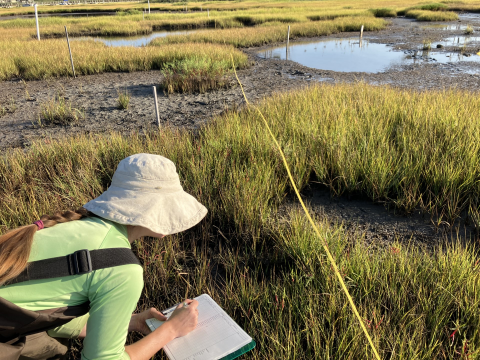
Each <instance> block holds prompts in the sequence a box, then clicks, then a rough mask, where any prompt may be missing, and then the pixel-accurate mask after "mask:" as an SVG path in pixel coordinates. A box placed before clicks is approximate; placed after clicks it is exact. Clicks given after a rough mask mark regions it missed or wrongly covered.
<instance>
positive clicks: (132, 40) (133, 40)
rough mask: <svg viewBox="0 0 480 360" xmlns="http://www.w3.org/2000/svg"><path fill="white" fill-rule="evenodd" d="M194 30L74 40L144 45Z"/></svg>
mask: <svg viewBox="0 0 480 360" xmlns="http://www.w3.org/2000/svg"><path fill="white" fill-rule="evenodd" d="M193 32H195V30H190V31H157V32H154V33H152V34H149V35H142V36H128V37H127V36H122V37H95V36H83V37H78V38H74V40H95V41H101V42H103V43H105V44H106V45H107V46H113V47H117V46H135V47H138V46H146V45H147V44H148V43H149V42H150V41H152V40H153V39H156V38H162V37H167V36H171V35H187V34H191V33H193Z"/></svg>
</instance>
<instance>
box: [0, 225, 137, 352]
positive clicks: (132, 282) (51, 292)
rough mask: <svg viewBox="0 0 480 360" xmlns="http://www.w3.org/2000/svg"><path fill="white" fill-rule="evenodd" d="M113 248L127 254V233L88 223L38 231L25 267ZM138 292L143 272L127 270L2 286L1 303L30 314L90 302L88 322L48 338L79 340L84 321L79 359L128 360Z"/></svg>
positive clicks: (78, 321)
mask: <svg viewBox="0 0 480 360" xmlns="http://www.w3.org/2000/svg"><path fill="white" fill-rule="evenodd" d="M114 247H125V248H130V243H129V241H128V238H127V228H126V227H125V226H124V225H120V224H117V223H114V222H110V221H107V220H104V219H101V218H97V217H91V218H85V219H82V220H76V221H71V222H68V223H63V224H57V225H55V226H54V227H51V228H48V229H43V230H40V231H37V233H36V234H35V238H34V242H33V246H32V251H31V253H30V258H29V261H37V260H43V259H47V258H53V257H58V256H63V255H68V254H71V253H73V252H75V251H77V250H80V249H88V250H96V249H105V248H114ZM142 288H143V269H142V268H141V267H140V266H138V265H133V264H132V265H123V266H116V267H112V268H107V269H101V270H96V271H93V272H91V273H89V274H83V275H75V276H67V277H61V278H55V279H48V280H32V281H27V282H23V283H19V284H14V285H8V286H2V287H0V297H3V298H4V299H6V300H8V301H11V302H13V303H14V304H16V305H18V306H20V307H22V308H24V309H28V310H32V311H37V310H46V309H54V308H59V307H64V306H72V305H79V304H82V303H84V302H86V301H90V312H89V316H85V317H82V318H78V319H75V320H73V321H71V322H70V323H68V324H66V325H64V326H61V327H59V328H57V329H55V330H53V331H51V332H49V333H50V334H51V335H53V336H58V337H75V336H78V334H79V333H80V330H81V329H82V328H83V326H84V324H85V321H87V319H88V322H87V329H88V330H87V337H86V338H85V339H84V341H83V351H82V359H85V360H90V359H98V360H117V359H128V360H129V359H130V358H129V356H128V354H127V353H126V352H125V340H126V337H127V332H128V324H129V322H130V317H131V314H132V313H133V311H134V310H135V307H136V304H137V302H138V299H139V297H140V293H141V291H142Z"/></svg>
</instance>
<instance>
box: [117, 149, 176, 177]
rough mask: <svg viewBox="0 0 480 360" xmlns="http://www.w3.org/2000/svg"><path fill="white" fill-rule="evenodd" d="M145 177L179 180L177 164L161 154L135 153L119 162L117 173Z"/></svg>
mask: <svg viewBox="0 0 480 360" xmlns="http://www.w3.org/2000/svg"><path fill="white" fill-rule="evenodd" d="M117 173H121V174H122V175H126V176H130V177H134V178H138V179H145V180H160V181H162V180H163V181H172V180H178V179H179V178H178V174H177V169H176V167H175V164H174V163H173V162H172V161H170V160H169V159H167V158H165V157H163V156H161V155H153V154H135V155H131V156H129V157H127V158H125V159H123V160H122V161H120V163H119V164H118V167H117V170H116V171H115V174H117Z"/></svg>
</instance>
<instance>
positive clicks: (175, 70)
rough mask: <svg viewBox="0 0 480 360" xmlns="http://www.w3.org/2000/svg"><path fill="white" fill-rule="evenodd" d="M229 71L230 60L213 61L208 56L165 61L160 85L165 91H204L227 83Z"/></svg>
mask: <svg viewBox="0 0 480 360" xmlns="http://www.w3.org/2000/svg"><path fill="white" fill-rule="evenodd" d="M229 72H231V62H230V61H228V60H224V61H213V60H211V59H210V58H198V57H193V58H189V59H185V60H179V61H173V62H171V63H166V64H165V67H164V69H163V70H162V74H163V76H164V79H163V81H162V85H163V88H164V91H165V92H166V93H169V94H171V93H174V92H182V93H192V92H200V93H204V92H206V91H207V90H211V89H217V88H220V87H223V86H225V85H226V84H227V81H228V79H227V78H226V74H227V73H229Z"/></svg>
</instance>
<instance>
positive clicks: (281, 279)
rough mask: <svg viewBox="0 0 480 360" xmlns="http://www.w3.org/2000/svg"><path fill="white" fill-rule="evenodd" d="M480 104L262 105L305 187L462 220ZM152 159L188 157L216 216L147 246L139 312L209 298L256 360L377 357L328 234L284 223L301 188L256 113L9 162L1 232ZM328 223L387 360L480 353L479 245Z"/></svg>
mask: <svg viewBox="0 0 480 360" xmlns="http://www.w3.org/2000/svg"><path fill="white" fill-rule="evenodd" d="M479 107H480V103H479V102H478V94H472V93H468V92H461V91H448V92H423V93H420V92H414V91H407V90H395V89H391V88H388V87H374V86H368V85H365V84H356V85H337V86H333V85H318V86H314V87H311V88H308V89H304V90H298V91H295V92H293V93H289V94H283V95H276V96H274V97H273V98H270V99H267V100H266V101H265V102H263V103H262V104H260V109H261V111H262V112H263V113H264V114H265V115H266V118H267V121H268V122H269V124H270V126H271V127H272V129H273V131H274V133H275V136H276V137H277V139H278V140H279V142H280V144H281V146H282V148H283V150H284V152H285V154H286V156H287V161H288V163H289V164H290V165H291V167H292V170H293V173H294V178H295V182H296V183H297V184H298V186H299V187H300V188H304V187H305V186H306V184H308V182H309V181H310V180H311V179H312V177H315V181H316V182H322V183H324V184H326V186H328V187H329V188H330V189H331V192H332V195H333V196H335V195H338V194H341V193H346V192H355V193H361V194H364V195H366V196H368V197H369V198H370V199H372V200H375V201H383V202H386V203H390V204H392V205H394V206H397V207H398V208H400V209H403V210H404V211H411V210H412V209H414V208H417V209H420V210H423V211H425V212H429V213H430V214H434V215H436V216H440V217H441V218H443V219H444V220H447V221H449V219H450V218H452V219H454V218H455V217H457V216H458V215H459V214H460V213H461V212H462V211H465V212H466V213H469V214H470V215H471V214H474V213H475V212H477V214H478V208H479V203H478V201H479V199H478V193H479V188H478V184H479V179H480V170H479V167H478V163H479V160H480V159H479V158H480V145H479V144H480V141H479V140H480V139H479V136H480V135H479V134H480V131H479V130H480V129H479V127H480V121H479V119H478V116H477V114H478V113H479V110H480V109H479ZM46 142H48V143H50V144H46ZM139 152H148V153H155V154H161V155H164V156H166V157H168V158H170V159H172V160H173V161H174V162H175V164H176V166H177V169H178V171H179V173H180V177H181V180H182V185H183V186H184V187H185V189H186V191H188V192H190V193H192V194H193V195H194V196H195V197H197V198H198V199H199V200H200V201H201V202H202V203H204V204H205V205H206V207H207V208H208V210H209V213H208V215H207V218H206V219H205V220H204V221H203V222H202V223H201V224H200V225H199V226H198V227H196V228H195V229H192V230H190V231H187V232H185V233H182V234H179V235H175V236H169V237H166V238H164V239H162V241H158V240H152V239H145V240H143V241H137V242H136V243H135V251H136V252H137V254H138V256H139V257H140V258H141V259H142V261H143V263H144V273H145V289H144V292H143V295H142V298H141V301H140V304H139V309H142V308H146V307H148V306H156V307H157V308H160V309H163V308H166V307H167V306H169V305H171V304H174V303H176V302H178V301H180V300H181V299H182V298H184V297H185V296H196V295H199V294H201V293H203V292H208V293H210V294H211V295H212V296H213V297H214V299H215V300H216V301H218V302H219V303H220V304H221V305H222V307H224V308H225V310H226V311H227V312H228V313H229V314H230V315H231V316H233V317H234V318H235V320H236V321H237V322H238V323H239V324H240V325H241V326H242V327H243V328H244V329H245V330H246V331H247V332H249V333H250V334H251V335H252V336H253V338H254V339H255V340H256V341H257V344H258V346H257V348H256V350H255V351H253V352H251V353H250V354H248V355H247V358H253V359H272V360H273V359H305V360H307V359H371V358H372V354H371V353H370V350H369V348H368V346H367V344H366V340H365V337H364V336H363V334H362V333H361V329H360V327H359V326H358V324H357V322H356V320H355V318H354V317H353V316H352V313H351V311H350V309H349V307H348V306H346V299H345V296H344V294H343V293H342V290H341V289H340V287H339V285H338V282H337V280H336V279H335V276H334V273H333V271H332V269H331V266H330V264H329V263H328V262H327V260H326V258H325V254H324V252H323V249H322V246H321V243H320V239H318V238H317V237H316V236H315V234H314V233H313V231H312V230H311V229H310V227H309V225H308V223H307V222H306V220H305V218H304V216H303V214H301V213H299V212H298V211H297V210H289V211H286V212H283V214H284V216H283V217H279V215H278V214H277V213H276V210H277V207H278V205H279V204H280V203H282V202H283V201H284V200H285V199H286V196H287V195H288V193H289V191H290V186H289V183H288V179H287V177H286V172H285V170H284V168H283V166H282V162H281V158H280V155H279V153H278V151H277V150H276V149H275V147H274V146H273V143H272V140H271V139H270V137H269V136H268V134H267V133H266V132H265V130H264V128H263V126H262V122H261V119H259V118H258V115H257V113H256V112H255V111H242V112H239V113H238V112H230V113H227V114H225V115H224V116H223V117H220V118H217V119H215V120H214V121H212V122H211V123H210V124H209V125H207V126H206V127H204V128H202V129H200V130H199V131H198V133H195V134H193V133H190V132H186V131H176V130H168V129H163V130H160V131H159V130H156V131H153V130H152V131H151V132H147V133H146V134H145V135H140V134H132V135H131V136H121V135H118V134H110V135H89V136H80V137H75V138H67V139H65V140H61V141H59V142H57V141H51V140H48V139H46V140H42V141H39V142H37V143H35V144H34V145H33V147H32V148H31V149H26V150H25V149H19V150H15V151H12V152H9V153H7V154H5V155H4V156H3V157H2V158H0V181H1V182H2V184H3V186H2V187H1V188H0V201H1V203H2V207H0V224H1V231H5V230H6V229H7V228H12V227H14V226H18V225H23V224H28V223H31V222H33V221H34V220H36V219H38V218H39V216H40V215H42V214H44V213H53V212H55V211H57V210H60V209H66V208H75V207H77V206H81V205H82V204H84V203H86V202H87V201H89V200H90V199H91V198H93V197H95V196H98V195H99V194H100V193H101V192H102V191H103V190H105V189H106V188H107V187H108V186H109V184H110V182H111V177H112V174H113V172H114V170H115V168H116V165H117V164H118V162H119V161H120V160H121V159H123V158H124V157H126V156H128V155H131V154H134V153H139ZM38 189H41V191H38ZM317 221H318V225H319V227H320V231H321V234H322V236H324V238H325V239H326V241H327V243H328V246H329V249H330V250H331V252H332V253H333V254H334V257H335V259H336V261H337V264H338V266H339V269H340V271H341V273H342V275H343V276H344V279H345V281H346V283H347V286H348V289H349V291H350V293H351V294H352V297H353V299H354V301H355V303H356V304H357V306H358V309H359V311H360V314H361V316H362V317H363V318H364V320H365V324H366V325H367V327H368V329H369V332H370V334H371V335H372V337H373V340H374V343H375V346H376V347H377V349H378V350H379V352H380V354H381V356H382V358H383V359H422V360H431V359H455V358H461V357H460V356H459V357H457V356H458V354H459V353H460V354H464V355H465V356H464V357H465V358H466V354H470V355H471V354H476V353H477V352H478V350H479V349H480V333H479V332H478V323H479V322H480V313H479V312H478V298H479V290H478V289H479V286H480V272H479V270H480V264H479V261H478V254H477V253H476V250H475V249H474V248H473V247H472V246H470V245H469V246H466V247H465V246H464V245H460V244H456V245H451V246H448V247H447V246H443V247H442V246H438V247H435V248H434V249H430V250H428V251H426V250H424V249H419V248H416V247H414V246H413V245H408V244H400V243H392V244H389V245H388V246H383V247H380V248H379V247H378V246H376V245H378V244H372V245H370V246H369V245H366V244H364V243H363V241H362V239H361V233H359V232H358V233H357V234H354V235H351V234H350V235H348V236H347V232H346V231H345V230H344V229H343V227H342V225H341V224H336V223H332V222H331V220H330V219H323V220H322V219H318V220H317ZM454 333H455V336H452V334H454ZM462 356H463V355H462ZM475 356H476V355H475ZM470 357H471V358H472V359H474V358H475V357H474V356H470ZM158 358H160V356H159V357H158Z"/></svg>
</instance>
